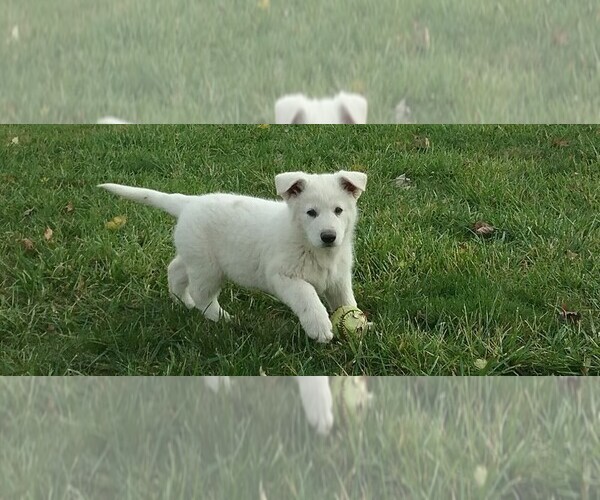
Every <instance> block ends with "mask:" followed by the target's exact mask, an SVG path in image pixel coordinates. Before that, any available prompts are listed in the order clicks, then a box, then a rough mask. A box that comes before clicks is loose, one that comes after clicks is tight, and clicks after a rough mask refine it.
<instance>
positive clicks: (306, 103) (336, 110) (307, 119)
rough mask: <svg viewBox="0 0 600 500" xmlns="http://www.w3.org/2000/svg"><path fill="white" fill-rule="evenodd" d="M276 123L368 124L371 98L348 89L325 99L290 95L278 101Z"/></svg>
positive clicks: (276, 104)
mask: <svg viewBox="0 0 600 500" xmlns="http://www.w3.org/2000/svg"><path fill="white" fill-rule="evenodd" d="M275 123H277V124H301V123H321V124H323V123H330V124H341V123H346V124H364V123H367V100H366V99H365V98H364V97H363V96H361V95H359V94H351V93H347V92H340V93H339V94H337V95H336V96H334V97H332V98H325V99H310V98H308V97H306V96H305V95H304V94H291V95H286V96H283V97H281V98H280V99H278V100H277V102H276V103H275Z"/></svg>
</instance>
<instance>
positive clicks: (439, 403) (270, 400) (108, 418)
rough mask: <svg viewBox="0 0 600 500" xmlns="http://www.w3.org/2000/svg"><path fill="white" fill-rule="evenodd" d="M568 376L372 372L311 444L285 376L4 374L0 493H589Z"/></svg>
mask: <svg viewBox="0 0 600 500" xmlns="http://www.w3.org/2000/svg"><path fill="white" fill-rule="evenodd" d="M580 382H581V384H580V386H579V389H576V390H573V389H572V388H571V387H570V386H569V385H568V384H566V383H562V382H561V381H559V380H558V379H556V378H550V377H548V378H540V377H538V378H519V379H516V378H497V377H489V378H467V377H463V378H453V377H446V378H434V377H428V378H420V379H414V378H408V377H404V378H402V377H394V378H386V377H381V378H378V379H377V380H376V381H375V383H374V386H375V387H374V388H373V390H374V392H375V400H374V405H373V406H372V407H371V408H370V409H369V411H368V412H367V413H366V414H365V416H364V420H363V421H362V422H361V423H357V424H351V423H350V422H349V421H346V423H345V424H342V425H338V426H337V427H336V428H335V429H334V430H335V432H334V433H333V434H332V435H330V436H328V437H326V438H322V437H319V436H318V435H316V434H315V433H313V432H312V430H311V429H309V427H308V424H307V423H306V421H305V419H304V417H303V415H302V410H301V406H300V401H299V398H298V397H297V396H296V388H295V387H294V384H293V382H291V381H289V382H288V381H282V382H280V383H273V379H271V378H254V379H250V378H245V379H238V380H236V381H235V385H234V386H233V388H232V391H231V394H228V395H227V394H218V395H213V394H212V393H210V392H209V391H208V390H207V389H206V388H205V387H204V386H203V384H202V382H201V381H200V380H199V379H198V378H190V377H187V378H141V377H138V378H123V377H121V378H106V377H104V378H69V377H67V378H7V377H5V378H1V379H0V388H1V389H2V390H0V417H1V421H2V430H0V436H1V438H2V447H0V457H1V459H2V464H3V465H2V468H1V469H0V497H2V498H23V499H29V498H31V499H33V498H59V499H61V498H124V499H160V498H168V499H172V498H193V497H198V496H201V497H202V498H207V499H216V498H224V499H231V498H236V499H246V498H248V499H255V498H261V499H262V500H264V499H267V500H268V499H276V498H298V499H303V498H306V499H313V498H323V499H350V498H357V499H367V498H382V499H388V498H390V499H391V498H394V499H395V498H414V499H419V498H423V499H425V498H427V499H429V498H443V499H445V498H448V499H450V498H467V499H468V498H473V499H480V498H490V499H500V498H532V499H536V498H539V499H546V498H583V499H586V498H595V497H596V494H595V493H594V491H596V492H597V491H598V490H599V488H600V479H599V478H600V459H599V457H600V433H599V431H598V412H599V411H600V397H599V396H600V394H599V392H598V384H597V383H595V381H593V380H590V379H583V380H581V379H580ZM261 485H262V491H263V493H264V496H262V497H261V496H259V491H260V490H261ZM200 492H201V493H200Z"/></svg>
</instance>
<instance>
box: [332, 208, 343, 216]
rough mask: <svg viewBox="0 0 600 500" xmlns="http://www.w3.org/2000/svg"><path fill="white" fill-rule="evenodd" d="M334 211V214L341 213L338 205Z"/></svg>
mask: <svg viewBox="0 0 600 500" xmlns="http://www.w3.org/2000/svg"><path fill="white" fill-rule="evenodd" d="M334 212H335V215H342V212H343V210H342V209H341V208H340V207H336V209H335V210H334Z"/></svg>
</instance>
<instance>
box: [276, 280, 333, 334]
mask: <svg viewBox="0 0 600 500" xmlns="http://www.w3.org/2000/svg"><path fill="white" fill-rule="evenodd" d="M271 286H272V289H273V292H274V293H275V295H277V297H278V298H279V299H280V300H281V301H282V302H283V303H284V304H286V305H287V306H288V307H290V309H291V310H292V311H294V314H296V316H298V318H299V319H300V324H301V325H302V328H304V331H305V332H306V334H307V335H308V336H309V337H310V338H311V339H315V340H316V341H317V342H329V341H330V340H331V339H332V338H333V331H332V329H333V326H332V324H331V321H330V320H329V314H327V309H325V306H324V305H323V303H322V302H321V300H320V299H319V296H318V295H317V291H316V290H315V288H314V287H313V286H312V285H311V284H310V283H307V282H306V281H304V280H301V279H299V278H289V277H287V276H283V275H277V276H275V277H274V278H272V279H271Z"/></svg>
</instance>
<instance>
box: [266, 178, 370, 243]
mask: <svg viewBox="0 0 600 500" xmlns="http://www.w3.org/2000/svg"><path fill="white" fill-rule="evenodd" d="M366 186H367V175H366V174H364V173H362V172H347V171H344V170H342V171H340V172H336V173H335V174H306V173H304V172H286V173H284V174H279V175H277V176H276V177H275V187H276V188H277V194H278V195H279V196H281V197H282V198H283V199H284V200H285V201H286V203H287V204H288V206H289V207H290V210H291V211H292V216H293V218H294V220H295V221H296V222H297V224H298V226H300V227H301V228H302V230H303V232H304V235H305V237H306V239H307V240H308V241H309V242H310V244H311V245H312V246H313V247H315V248H332V247H338V246H340V245H342V244H343V242H344V241H345V240H346V238H347V237H352V232H353V230H354V226H355V224H356V219H357V209H356V201H357V200H358V198H359V197H360V195H361V194H362V192H363V191H364V190H365V188H366Z"/></svg>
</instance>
